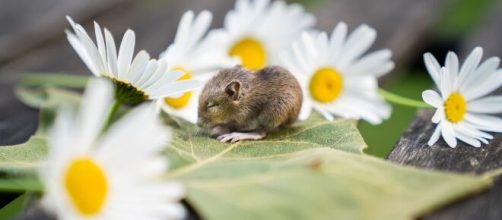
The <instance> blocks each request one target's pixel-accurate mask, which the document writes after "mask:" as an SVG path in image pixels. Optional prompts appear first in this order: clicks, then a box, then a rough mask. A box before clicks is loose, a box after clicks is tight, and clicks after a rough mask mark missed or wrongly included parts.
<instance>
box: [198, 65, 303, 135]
mask: <svg viewBox="0 0 502 220" xmlns="http://www.w3.org/2000/svg"><path fill="white" fill-rule="evenodd" d="M302 99H303V96H302V90H301V88H300V85H299V83H298V81H297V80H296V79H295V77H294V76H293V75H292V74H291V73H290V72H289V71H288V70H286V69H284V68H282V67H279V66H268V67H265V68H263V69H261V70H258V71H251V70H248V69H245V68H243V67H241V66H236V67H233V68H228V69H223V70H221V71H220V72H219V73H218V74H217V75H215V76H214V77H213V78H211V79H210V80H209V81H208V82H207V83H206V85H205V86H204V89H203V90H202V93H201V95H200V98H199V111H198V117H199V118H198V121H197V125H199V126H200V127H202V128H203V129H204V130H205V131H206V132H208V133H209V134H210V135H211V136H212V137H215V138H216V139H218V140H219V141H220V142H232V143H234V142H237V141H240V140H259V139H263V138H265V137H266V135H267V133H269V132H271V131H275V130H277V129H279V128H281V127H286V126H289V125H291V124H293V123H294V122H295V121H296V119H297V118H298V114H299V112H300V108H301V105H302Z"/></svg>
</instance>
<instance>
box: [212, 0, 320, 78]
mask: <svg viewBox="0 0 502 220" xmlns="http://www.w3.org/2000/svg"><path fill="white" fill-rule="evenodd" d="M314 24H315V18H314V16H312V15H310V14H307V13H305V11H304V9H303V7H302V6H300V5H298V4H291V5H287V4H286V3H285V2H284V1H274V2H270V1H269V0H256V1H251V0H239V1H237V2H236V5H235V9H234V10H233V11H230V12H228V14H227V15H226V17H225V21H224V28H223V29H219V30H213V31H211V33H210V36H209V37H211V39H212V40H213V43H214V44H215V45H218V47H222V48H225V51H227V53H228V54H229V55H231V56H235V57H238V58H240V60H241V63H242V65H243V66H244V67H246V68H249V69H253V70H257V69H261V68H262V67H264V66H266V65H270V64H273V65H277V64H278V63H279V62H278V61H279V59H278V58H279V57H278V54H279V53H280V51H282V50H284V49H287V48H288V47H290V46H291V44H292V43H293V41H294V40H296V39H297V38H298V37H299V36H300V34H301V32H302V31H303V30H306V29H309V28H311V27H312V26H313V25H314Z"/></svg>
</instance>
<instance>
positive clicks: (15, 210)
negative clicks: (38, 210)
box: [0, 193, 29, 219]
mask: <svg viewBox="0 0 502 220" xmlns="http://www.w3.org/2000/svg"><path fill="white" fill-rule="evenodd" d="M28 199H29V196H28V193H24V194H22V195H20V196H18V197H17V198H15V199H14V200H12V201H11V202H10V203H9V204H7V205H5V206H4V207H2V209H0V219H14V217H15V216H16V215H18V214H19V213H20V212H21V211H22V210H23V208H24V206H25V205H26V203H27V202H28Z"/></svg>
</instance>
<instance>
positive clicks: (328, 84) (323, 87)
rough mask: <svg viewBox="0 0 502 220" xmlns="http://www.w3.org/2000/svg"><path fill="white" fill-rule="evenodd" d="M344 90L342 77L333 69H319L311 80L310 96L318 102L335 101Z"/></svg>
mask: <svg viewBox="0 0 502 220" xmlns="http://www.w3.org/2000/svg"><path fill="white" fill-rule="evenodd" d="M342 89H343V78H342V75H341V74H340V73H339V72H338V71H337V70H335V69H333V68H331V67H322V68H319V69H318V70H317V71H316V72H315V73H314V75H313V76H312V79H310V84H309V90H310V95H311V96H312V98H314V99H315V100H316V101H318V102H323V103H328V102H332V101H334V100H335V99H336V98H338V96H339V95H340V93H341V91H342Z"/></svg>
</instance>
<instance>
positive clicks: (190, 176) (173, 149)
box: [0, 92, 493, 220]
mask: <svg viewBox="0 0 502 220" xmlns="http://www.w3.org/2000/svg"><path fill="white" fill-rule="evenodd" d="M28 93H29V92H28ZM56 93H57V92H56ZM25 95H26V97H31V96H30V95H32V94H31V93H29V94H25ZM49 96H50V95H49ZM35 97H36V96H35ZM38 100H42V101H40V102H38V103H41V105H40V106H42V107H43V111H42V112H45V111H49V112H50V111H51V109H50V108H51V107H50V106H51V105H48V104H45V101H44V100H46V101H47V102H49V101H48V100H51V99H50V98H42V99H38ZM41 120H42V122H41V124H50V119H48V118H45V119H44V118H42V119H41ZM166 121H168V123H169V124H171V127H172V131H173V141H172V142H171V143H170V144H169V146H168V147H167V148H166V150H165V152H164V153H165V154H166V157H167V158H168V159H169V162H170V165H171V166H170V169H171V170H170V172H168V173H166V175H165V177H166V178H167V179H174V180H179V181H181V182H183V183H184V185H185V186H186V189H187V201H188V202H189V203H190V205H191V206H193V207H194V208H195V210H196V212H197V213H198V214H200V215H201V216H202V218H203V219H207V220H213V219H214V220H216V219H218V220H225V219H335V218H337V219H414V218H416V217H420V216H421V215H423V214H425V213H427V212H430V211H431V210H434V209H436V208H438V207H440V206H443V205H445V204H447V203H449V202H452V201H454V200H457V199H460V198H463V197H465V196H467V195H470V194H473V193H476V192H478V191H480V190H483V189H485V188H487V187H489V186H490V184H491V182H492V178H493V175H486V176H469V175H455V174H449V173H441V172H434V171H427V170H420V169H414V168H409V167H402V166H399V165H397V164H393V163H390V162H387V161H385V160H381V159H378V158H375V157H371V156H367V155H364V154H363V153H362V151H363V149H364V148H366V144H365V143H364V141H363V139H362V138H361V135H360V134H359V132H358V130H357V129H356V122H355V121H352V120H335V121H333V122H328V121H324V120H323V119H322V117H321V116H320V115H317V114H314V115H313V116H312V117H311V118H310V119H309V120H307V121H305V122H300V123H297V124H296V125H295V126H293V127H292V128H290V129H284V130H282V131H280V132H277V133H272V134H270V135H269V136H268V137H267V138H266V139H265V140H260V141H243V142H239V143H235V144H223V143H220V142H218V141H216V140H214V139H211V138H209V137H207V136H205V135H204V134H202V133H201V132H200V131H199V129H198V128H197V127H196V126H194V125H192V124H189V123H187V122H185V121H182V120H180V119H177V118H168V119H166ZM41 134H43V132H39V133H38V135H41ZM46 150H47V147H46V142H45V140H44V139H43V137H34V138H32V139H30V141H29V142H28V143H26V144H23V145H18V146H9V147H0V156H1V157H0V158H2V162H1V163H0V172H3V173H5V174H6V176H5V177H4V178H3V180H4V181H3V184H2V182H0V190H1V189H2V186H3V187H4V189H14V190H37V189H36V187H35V186H36V185H37V181H36V179H35V175H34V171H35V168H36V167H37V165H38V164H40V161H41V160H42V159H43V158H44V156H45V154H46ZM30 179H31V180H30ZM12 180H16V181H19V180H23V181H26V183H25V182H21V183H23V184H17V185H16V184H14V185H13V184H12ZM30 181H31V183H33V185H29V184H27V183H28V182H30ZM29 186H34V187H29ZM38 186H40V184H38ZM9 187H10V188H9ZM23 187H24V188H23Z"/></svg>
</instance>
